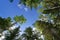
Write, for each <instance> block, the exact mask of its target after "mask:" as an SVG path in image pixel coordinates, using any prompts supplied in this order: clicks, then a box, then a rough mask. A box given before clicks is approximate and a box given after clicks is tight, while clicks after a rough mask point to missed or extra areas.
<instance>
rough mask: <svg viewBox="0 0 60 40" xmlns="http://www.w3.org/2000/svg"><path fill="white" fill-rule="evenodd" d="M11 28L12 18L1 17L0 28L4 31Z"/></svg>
mask: <svg viewBox="0 0 60 40" xmlns="http://www.w3.org/2000/svg"><path fill="white" fill-rule="evenodd" d="M10 26H11V18H10V17H8V18H2V17H0V28H1V29H3V30H6V29H8V28H9V27H10Z"/></svg>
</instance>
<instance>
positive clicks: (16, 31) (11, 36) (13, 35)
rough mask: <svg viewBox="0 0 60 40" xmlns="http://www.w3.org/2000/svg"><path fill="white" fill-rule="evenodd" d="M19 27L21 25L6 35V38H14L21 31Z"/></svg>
mask: <svg viewBox="0 0 60 40" xmlns="http://www.w3.org/2000/svg"><path fill="white" fill-rule="evenodd" d="M19 28H20V27H17V28H15V29H14V30H13V31H10V35H9V36H8V35H6V37H5V40H14V39H15V38H16V37H17V36H18V33H19V32H20V31H19Z"/></svg>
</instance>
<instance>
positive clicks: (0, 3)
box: [0, 0, 38, 30]
mask: <svg viewBox="0 0 60 40" xmlns="http://www.w3.org/2000/svg"><path fill="white" fill-rule="evenodd" d="M18 1H19V0H14V2H13V3H10V2H9V0H0V16H1V17H4V18H6V17H11V18H13V17H14V16H16V15H22V14H23V15H24V17H25V18H26V19H27V22H26V23H24V24H23V25H21V29H22V30H24V29H25V28H26V27H28V26H32V24H33V23H34V22H35V21H36V20H37V19H38V13H37V10H36V9H32V10H30V9H27V8H26V7H24V6H21V7H19V6H18Z"/></svg>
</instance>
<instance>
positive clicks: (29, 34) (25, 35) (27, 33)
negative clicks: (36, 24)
mask: <svg viewBox="0 0 60 40" xmlns="http://www.w3.org/2000/svg"><path fill="white" fill-rule="evenodd" d="M33 32H34V31H33V30H32V28H31V27H28V28H26V30H25V31H24V33H23V34H22V37H23V38H25V39H27V40H35V39H36V40H40V38H39V37H40V35H39V34H40V33H39V34H38V33H37V32H36V31H35V32H36V33H33ZM41 40H42V39H41Z"/></svg>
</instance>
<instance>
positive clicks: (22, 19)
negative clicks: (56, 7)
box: [14, 15, 26, 24]
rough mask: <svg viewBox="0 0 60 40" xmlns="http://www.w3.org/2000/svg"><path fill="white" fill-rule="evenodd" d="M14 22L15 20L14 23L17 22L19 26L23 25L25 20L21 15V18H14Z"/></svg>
mask: <svg viewBox="0 0 60 40" xmlns="http://www.w3.org/2000/svg"><path fill="white" fill-rule="evenodd" d="M14 20H15V21H16V22H19V23H20V24H23V23H25V22H26V19H25V17H24V16H23V15H21V16H15V17H14Z"/></svg>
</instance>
